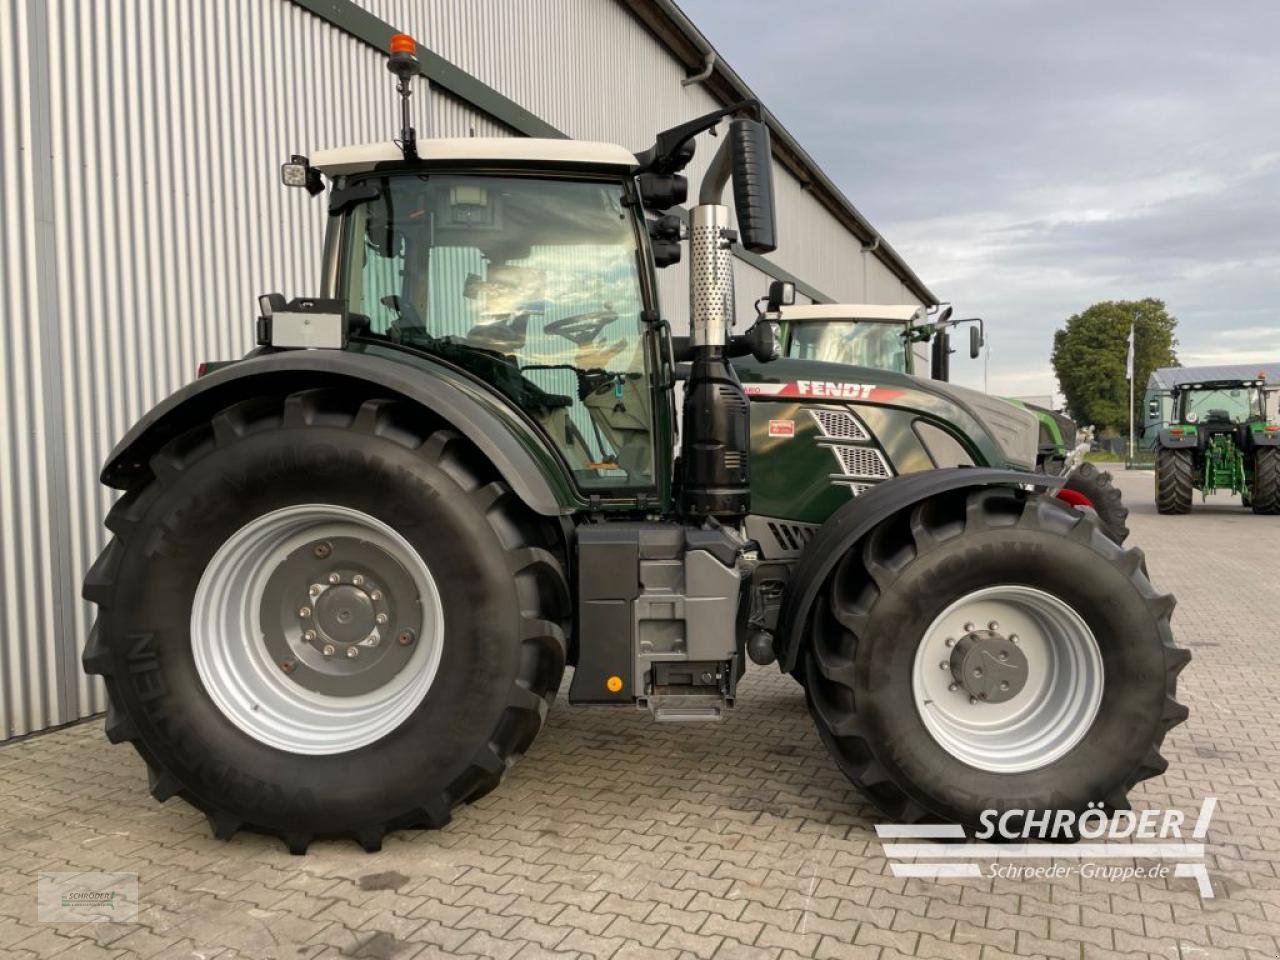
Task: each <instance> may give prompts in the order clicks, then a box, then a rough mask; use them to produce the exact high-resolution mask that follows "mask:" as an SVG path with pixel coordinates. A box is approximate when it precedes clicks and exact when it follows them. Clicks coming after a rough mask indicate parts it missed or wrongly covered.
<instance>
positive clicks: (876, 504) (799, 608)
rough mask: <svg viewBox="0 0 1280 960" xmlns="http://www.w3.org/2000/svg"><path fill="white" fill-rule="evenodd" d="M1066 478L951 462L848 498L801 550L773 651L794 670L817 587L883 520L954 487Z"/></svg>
mask: <svg viewBox="0 0 1280 960" xmlns="http://www.w3.org/2000/svg"><path fill="white" fill-rule="evenodd" d="M1063 482H1064V478H1063V477H1054V476H1048V475H1046V474H1043V473H1023V472H1021V471H1018V470H991V469H985V468H972V467H948V468H943V469H938V470H929V471H926V472H924V473H911V474H906V475H903V476H900V477H897V478H895V479H893V480H886V481H885V482H883V483H879V484H876V485H875V486H874V487H872V488H871V489H870V490H868V491H867V492H866V493H863V494H861V495H860V496H858V497H856V498H855V499H853V500H851V501H849V502H848V503H846V504H845V505H844V506H842V507H841V508H840V509H838V510H837V511H836V512H835V513H833V514H832V515H831V516H830V517H829V518H827V521H826V522H825V523H824V524H823V525H822V526H821V527H820V528H819V529H818V532H817V533H815V534H814V536H813V539H811V540H810V541H809V542H808V544H807V545H806V546H805V548H804V552H803V553H801V554H800V559H799V561H798V562H797V563H796V566H795V570H794V572H793V573H792V575H791V579H790V580H789V581H788V584H787V594H786V597H785V598H784V600H783V605H782V614H781V616H780V617H779V619H778V629H777V632H776V633H775V634H774V653H775V654H777V657H778V665H779V667H781V669H782V671H783V672H784V673H790V672H791V671H792V670H794V669H795V665H796V661H797V659H798V658H799V656H800V648H801V646H802V644H803V640H804V631H805V627H806V625H807V624H808V622H809V613H810V611H811V609H812V607H813V603H814V600H815V598H816V597H817V595H818V591H819V590H820V589H821V587H822V585H823V583H825V582H826V580H827V577H828V576H830V574H831V571H832V570H834V569H835V566H836V564H837V563H839V562H840V558H841V557H843V556H844V555H845V554H846V553H847V552H848V551H849V550H850V549H851V548H852V547H853V546H854V545H855V544H857V543H858V541H860V540H861V539H862V538H863V537H865V536H866V535H867V534H868V533H870V532H871V531H872V530H873V529H874V528H875V527H876V526H877V525H878V524H879V523H880V522H881V521H883V520H885V519H887V518H888V517H891V516H893V515H894V514H896V513H899V512H900V511H902V510H905V509H907V508H909V507H912V506H914V505H915V504H917V503H919V502H920V501H922V500H927V499H929V498H930V497H934V496H937V495H938V494H940V493H946V492H948V491H952V490H963V489H968V488H972V489H978V488H980V487H990V486H1033V487H1038V488H1040V489H1042V490H1056V489H1057V488H1059V487H1061V486H1062V484H1063Z"/></svg>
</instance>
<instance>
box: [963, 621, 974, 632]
mask: <svg viewBox="0 0 1280 960" xmlns="http://www.w3.org/2000/svg"><path fill="white" fill-rule="evenodd" d="M964 632H965V633H973V624H972V623H966V624H965V625H964Z"/></svg>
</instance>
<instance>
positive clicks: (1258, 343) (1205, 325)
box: [681, 0, 1280, 394]
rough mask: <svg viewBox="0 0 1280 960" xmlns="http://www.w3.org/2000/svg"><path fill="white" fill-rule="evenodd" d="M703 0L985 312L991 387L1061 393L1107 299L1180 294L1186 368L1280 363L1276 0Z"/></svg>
mask: <svg viewBox="0 0 1280 960" xmlns="http://www.w3.org/2000/svg"><path fill="white" fill-rule="evenodd" d="M681 5H682V6H683V8H684V9H685V11H686V12H687V13H688V14H689V16H690V17H691V18H692V19H693V20H694V22H695V23H697V24H698V25H699V27H700V28H701V29H702V30H703V32H704V33H705V34H706V35H707V36H708V38H709V39H710V40H711V41H712V43H714V44H715V45H716V46H717V48H718V49H719V50H720V52H721V53H722V54H723V55H724V57H725V58H726V59H727V60H728V62H729V63H730V64H732V65H733V67H734V69H735V70H737V72H738V73H739V74H740V75H741V76H742V77H743V79H745V80H746V81H747V82H748V83H749V84H751V86H752V87H754V88H755V90H756V92H757V93H759V94H760V96H761V98H762V99H763V100H764V101H765V102H766V103H767V104H768V105H769V107H770V109H772V110H773V111H774V113H775V114H777V116H778V117H779V119H781V121H782V122H783V124H784V125H786V126H787V127H788V129H790V131H791V132H792V133H793V134H794V135H795V136H796V138H797V139H798V140H799V141H800V142H801V143H802V144H803V145H804V146H805V147H806V149H808V150H809V152H810V154H811V155H812V156H813V157H814V158H815V159H816V160H817V161H818V163H819V164H820V165H821V166H822V167H823V169H824V170H826V172H827V173H828V174H829V175H830V176H831V177H832V179H834V180H835V181H836V183H838V184H839V185H840V186H841V188H842V189H843V190H844V192H845V194H846V195H847V196H848V197H849V198H850V199H851V200H852V201H853V203H854V205H855V206H857V207H858V208H859V209H860V210H861V211H862V212H863V213H864V214H865V215H866V216H867V218H868V219H870V220H871V222H872V223H873V224H875V225H876V226H877V227H878V228H879V229H880V231H881V232H882V233H883V234H884V235H885V237H887V238H888V240H889V241H890V242H891V243H892V244H893V245H894V246H895V247H896V248H897V249H898V250H899V252H901V253H902V254H903V256H904V257H905V258H906V260H907V262H908V263H910V264H911V265H912V266H913V267H914V268H915V270H916V272H917V273H918V274H919V275H920V276H921V277H922V278H923V279H924V281H925V282H926V283H927V284H928V285H929V286H930V287H931V288H932V289H933V291H934V292H935V293H936V294H937V295H938V296H939V297H941V298H943V299H948V300H952V301H954V302H955V304H956V311H957V313H958V314H963V315H971V314H979V315H981V316H984V317H986V318H987V321H988V331H989V339H990V340H991V342H992V345H993V349H992V353H991V356H990V379H991V390H992V391H993V392H1001V393H1006V394H1037V393H1047V392H1049V391H1050V390H1051V389H1054V388H1055V383H1054V380H1053V374H1052V371H1051V368H1050V366H1049V350H1050V347H1051V338H1052V335H1053V331H1054V329H1055V328H1056V327H1058V326H1060V325H1061V324H1062V323H1063V322H1064V321H1065V319H1066V318H1067V317H1068V316H1070V315H1071V314H1072V313H1075V312H1077V311H1079V310H1081V309H1082V308H1084V307H1086V306H1088V305H1089V304H1090V303H1092V302H1094V301H1096V300H1104V299H1130V298H1138V297H1143V296H1155V297H1160V298H1162V299H1164V300H1165V301H1166V302H1167V304H1168V306H1169V309H1170V311H1171V312H1172V313H1173V314H1174V315H1175V316H1177V317H1178V319H1179V321H1180V323H1179V340H1180V346H1179V348H1178V355H1179V358H1180V359H1181V360H1182V362H1183V363H1184V364H1186V365H1191V364H1194V363H1211V362H1216V363H1248V362H1253V361H1254V360H1272V361H1275V360H1280V303H1278V302H1277V300H1280V296H1278V295H1280V3H1276V2H1275V0H1232V2H1230V3H1220V4H1206V3H1203V2H1188V0H1122V2H1120V0H1112V2H1106V3H1104V2H1096V0H1095V2H1081V0H1075V2H1063V0H970V2H967V3H959V2H954V0H911V2H899V0H874V2H873V0H861V2H853V0H801V2H798V3H789V4H780V3H778V2H776V0H681ZM962 358H963V359H962ZM953 359H954V363H955V367H956V370H955V374H956V375H955V379H957V380H959V381H961V382H966V383H970V384H972V385H975V386H981V383H982V370H981V361H976V362H974V361H969V360H968V355H967V353H961V354H957V356H956V357H955V358H953Z"/></svg>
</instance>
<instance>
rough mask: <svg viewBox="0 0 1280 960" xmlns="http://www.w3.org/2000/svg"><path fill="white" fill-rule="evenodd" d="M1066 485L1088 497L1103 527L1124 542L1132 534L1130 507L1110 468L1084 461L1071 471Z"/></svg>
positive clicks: (1121, 542) (1113, 537)
mask: <svg viewBox="0 0 1280 960" xmlns="http://www.w3.org/2000/svg"><path fill="white" fill-rule="evenodd" d="M1062 486H1063V488H1064V489H1067V490H1074V491H1075V492H1076V493H1079V494H1080V495H1081V496H1083V497H1086V498H1087V499H1088V500H1089V503H1090V504H1091V505H1092V507H1093V509H1094V512H1095V513H1097V515H1098V520H1099V521H1101V523H1102V531H1103V533H1105V534H1106V535H1107V536H1108V537H1110V538H1111V539H1112V540H1114V541H1115V542H1116V544H1118V545H1120V546H1123V545H1124V542H1125V540H1126V539H1127V538H1128V536H1129V526H1128V519H1129V508H1128V507H1126V506H1125V505H1124V499H1123V497H1122V496H1121V493H1120V488H1119V487H1117V486H1116V484H1115V481H1114V480H1113V479H1112V477H1111V473H1110V472H1109V471H1107V470H1099V469H1098V468H1097V467H1095V466H1094V465H1093V464H1092V463H1082V464H1080V465H1079V466H1078V467H1076V468H1075V469H1074V470H1072V471H1071V474H1070V476H1068V477H1067V482H1066V483H1064V484H1063V485H1062Z"/></svg>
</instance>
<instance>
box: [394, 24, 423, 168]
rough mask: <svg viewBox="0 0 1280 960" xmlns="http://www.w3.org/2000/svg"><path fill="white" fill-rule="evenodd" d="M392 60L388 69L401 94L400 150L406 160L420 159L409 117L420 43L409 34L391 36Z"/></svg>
mask: <svg viewBox="0 0 1280 960" xmlns="http://www.w3.org/2000/svg"><path fill="white" fill-rule="evenodd" d="M390 46H391V58H390V59H389V60H388V61H387V69H388V70H390V71H391V72H392V73H394V74H395V75H396V92H397V93H399V94H400V149H401V150H402V151H404V158H405V159H406V160H416V159H418V135H417V133H416V132H415V131H414V129H413V121H412V119H411V118H410V115H409V98H410V97H412V96H413V78H414V77H415V76H417V74H418V43H417V41H416V40H414V39H413V37H411V36H409V35H408V34H407V33H396V34H392V36H391V44H390Z"/></svg>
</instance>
